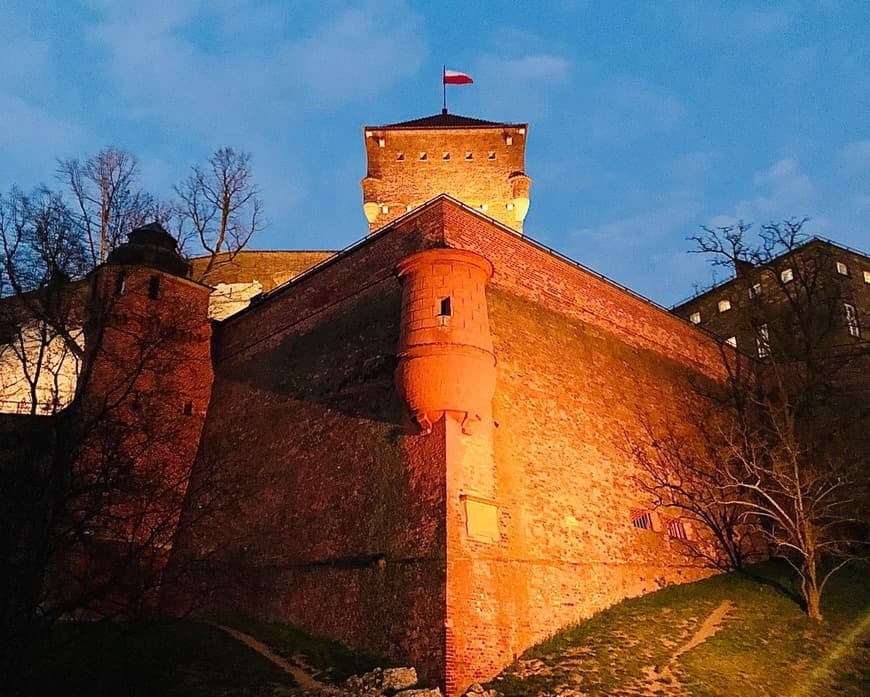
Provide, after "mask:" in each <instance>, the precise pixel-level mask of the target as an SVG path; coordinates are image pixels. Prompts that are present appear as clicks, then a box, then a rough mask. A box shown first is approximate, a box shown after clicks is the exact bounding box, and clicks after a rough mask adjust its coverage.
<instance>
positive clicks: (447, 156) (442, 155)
mask: <svg viewBox="0 0 870 697" xmlns="http://www.w3.org/2000/svg"><path fill="white" fill-rule="evenodd" d="M441 159H442V160H444V161H447V160H449V159H450V153H449V152H445V153H441Z"/></svg>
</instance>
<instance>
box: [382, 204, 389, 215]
mask: <svg viewBox="0 0 870 697" xmlns="http://www.w3.org/2000/svg"><path fill="white" fill-rule="evenodd" d="M389 212H390V207H389V206H381V213H383V214H384V215H386V214H387V213H389Z"/></svg>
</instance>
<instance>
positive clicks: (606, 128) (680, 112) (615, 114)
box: [588, 83, 685, 142]
mask: <svg viewBox="0 0 870 697" xmlns="http://www.w3.org/2000/svg"><path fill="white" fill-rule="evenodd" d="M594 102H595V103H597V104H598V106H597V107H596V108H595V110H594V111H593V112H592V114H591V115H590V116H589V119H588V128H589V135H590V136H591V137H594V138H597V139H599V140H604V141H613V140H615V141H622V142H624V141H628V140H634V139H636V138H639V137H641V136H644V135H648V134H650V133H655V132H658V131H666V130H668V129H671V128H673V127H674V126H676V125H677V124H678V123H679V122H680V121H681V120H682V119H683V116H684V115H685V108H684V107H683V105H682V104H681V103H680V102H679V100H677V99H676V98H675V97H672V96H671V95H668V94H664V93H661V92H657V91H655V90H653V89H652V88H650V87H648V86H646V85H643V84H639V83H624V84H622V85H613V86H608V87H604V88H602V89H600V90H598V91H597V93H596V94H595V95H594Z"/></svg>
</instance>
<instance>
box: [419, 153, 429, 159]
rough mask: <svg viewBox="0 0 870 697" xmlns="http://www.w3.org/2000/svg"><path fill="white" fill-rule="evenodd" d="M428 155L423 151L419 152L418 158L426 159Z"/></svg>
mask: <svg viewBox="0 0 870 697" xmlns="http://www.w3.org/2000/svg"><path fill="white" fill-rule="evenodd" d="M428 157H429V156H428V155H427V154H426V153H425V152H421V153H420V159H421V160H426V159H428Z"/></svg>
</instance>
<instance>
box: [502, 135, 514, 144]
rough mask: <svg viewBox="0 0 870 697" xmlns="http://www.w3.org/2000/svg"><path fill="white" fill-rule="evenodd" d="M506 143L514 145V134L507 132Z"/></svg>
mask: <svg viewBox="0 0 870 697" xmlns="http://www.w3.org/2000/svg"><path fill="white" fill-rule="evenodd" d="M504 143H505V145H513V144H514V137H513V136H512V135H510V134H507V133H506V134H505V137H504Z"/></svg>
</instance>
